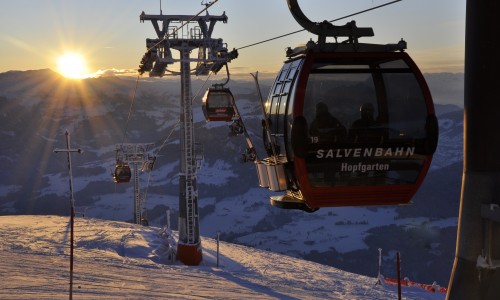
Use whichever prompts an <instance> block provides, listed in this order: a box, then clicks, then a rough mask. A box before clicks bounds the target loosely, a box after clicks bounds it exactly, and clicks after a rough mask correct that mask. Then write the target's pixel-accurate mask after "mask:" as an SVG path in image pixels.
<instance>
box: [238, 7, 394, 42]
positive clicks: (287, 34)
mask: <svg viewBox="0 0 500 300" xmlns="http://www.w3.org/2000/svg"><path fill="white" fill-rule="evenodd" d="M400 1H403V0H394V1H391V2H387V3H384V4H381V5H378V6H374V7H371V8H368V9H365V10H362V11H359V12H356V13H352V14H350V15H347V16H344V17H340V18H337V19H333V20H331V21H328V22H330V23H333V22H336V21H340V20H343V19H346V18H349V17H352V16H356V15H359V14H362V13H366V12H369V11H372V10H375V9H378V8H382V7H384V6H388V5H391V4H394V3H396V2H400ZM302 31H306V29H300V30H296V31H293V32H290V33H286V34H283V35H280V36H277V37H274V38H269V39H267V40H263V41H260V42H256V43H253V44H250V45H246V46H243V47H239V48H235V49H236V50H241V49H245V48H249V47H252V46H256V45H259V44H263V43H267V42H271V41H274V40H277V39H280V38H283V37H286V36H289V35H292V34H296V33H299V32H302Z"/></svg>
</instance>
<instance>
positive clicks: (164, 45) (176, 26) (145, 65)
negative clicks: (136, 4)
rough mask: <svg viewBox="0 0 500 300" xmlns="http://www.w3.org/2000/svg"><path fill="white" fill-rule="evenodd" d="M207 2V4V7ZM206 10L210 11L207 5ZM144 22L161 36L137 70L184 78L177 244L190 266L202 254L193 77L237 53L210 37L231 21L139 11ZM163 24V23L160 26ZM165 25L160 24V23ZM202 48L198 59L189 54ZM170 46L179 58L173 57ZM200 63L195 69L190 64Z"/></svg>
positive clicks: (152, 41)
mask: <svg viewBox="0 0 500 300" xmlns="http://www.w3.org/2000/svg"><path fill="white" fill-rule="evenodd" d="M208 7H209V5H207V8H208ZM205 10H206V9H205ZM140 20H141V22H144V21H151V23H152V24H153V27H154V29H155V31H156V35H157V36H158V38H157V39H146V47H147V52H146V53H145V54H144V56H143V58H142V60H141V64H140V66H139V73H140V74H143V73H145V72H149V76H150V77H163V76H164V75H180V76H181V112H180V145H181V155H180V172H179V242H178V246H177V259H178V260H180V261H181V262H183V263H184V264H186V265H198V264H199V263H200V262H201V260H202V259H203V257H202V251H201V240H200V230H199V222H198V220H199V216H198V189H197V184H196V166H197V165H199V164H197V161H196V160H197V157H196V153H195V137H194V128H193V108H192V95H191V75H192V74H194V75H197V76H198V75H208V73H209V72H210V71H212V72H214V73H217V72H218V71H219V70H220V69H221V68H222V67H223V66H224V65H226V64H227V62H229V61H231V60H232V59H233V58H236V57H237V52H236V51H231V52H228V51H227V48H226V47H225V46H224V44H223V42H222V39H212V38H211V35H212V32H213V29H214V26H215V23H216V22H217V21H223V22H224V23H226V22H227V16H226V15H225V13H224V14H222V15H221V16H212V15H209V14H208V12H207V14H206V15H203V16H200V15H199V14H198V15H195V16H186V15H146V14H145V13H144V12H142V14H141V15H140ZM160 23H161V24H160ZM160 25H161V26H160ZM196 48H198V57H196V58H191V57H190V53H191V51H192V50H193V49H196ZM172 49H174V50H178V51H179V52H180V56H179V58H178V59H175V58H174V57H173V56H172V51H171V50H172ZM175 62H180V72H175V71H171V70H168V69H167V66H168V65H169V64H173V63H175ZM191 62H196V63H197V65H196V68H195V69H194V71H193V72H191V68H190V63H191Z"/></svg>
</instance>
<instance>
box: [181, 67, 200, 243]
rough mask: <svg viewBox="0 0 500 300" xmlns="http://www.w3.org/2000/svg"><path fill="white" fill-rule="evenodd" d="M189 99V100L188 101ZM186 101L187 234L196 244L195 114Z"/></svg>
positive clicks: (186, 81)
mask: <svg viewBox="0 0 500 300" xmlns="http://www.w3.org/2000/svg"><path fill="white" fill-rule="evenodd" d="M184 72H188V73H189V72H190V70H189V68H184ZM182 78H183V81H184V82H183V83H182V84H183V86H184V88H185V89H186V90H188V91H190V90H191V81H190V77H189V74H184V76H182ZM188 98H189V99H188ZM184 101H186V102H185V103H184V130H185V140H184V147H185V148H184V149H185V159H186V161H185V166H186V211H187V216H186V234H187V243H188V244H194V243H195V240H196V238H195V232H194V228H195V225H196V224H195V222H196V216H195V213H196V212H195V207H194V206H195V203H194V202H195V200H194V199H195V197H196V196H197V195H196V188H195V186H194V184H193V179H194V177H195V175H196V174H195V172H196V170H195V165H194V155H193V151H194V148H193V147H194V137H193V121H192V119H193V113H192V105H191V97H186V99H184Z"/></svg>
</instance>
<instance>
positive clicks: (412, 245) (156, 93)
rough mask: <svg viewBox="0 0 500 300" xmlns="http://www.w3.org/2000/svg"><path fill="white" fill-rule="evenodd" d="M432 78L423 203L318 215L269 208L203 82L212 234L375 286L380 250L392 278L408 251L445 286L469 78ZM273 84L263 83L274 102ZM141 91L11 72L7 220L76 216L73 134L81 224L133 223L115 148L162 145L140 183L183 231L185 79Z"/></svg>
mask: <svg viewBox="0 0 500 300" xmlns="http://www.w3.org/2000/svg"><path fill="white" fill-rule="evenodd" d="M426 78H427V79H428V83H429V86H430V88H431V92H432V94H433V96H434V99H435V100H436V102H437V103H438V104H436V111H437V114H438V119H439V125H440V139H439V145H438V150H437V152H436V154H435V156H434V160H433V164H432V166H431V171H430V173H429V174H428V176H427V178H426V180H425V182H424V184H423V186H422V187H421V189H420V190H419V191H418V193H417V194H416V196H415V197H414V199H413V204H411V205H409V206H404V207H386V206H383V207H358V208H355V207H342V208H328V209H320V210H319V211H318V212H316V213H313V214H309V213H305V212H301V211H289V210H280V209H278V208H275V207H272V206H271V205H270V204H269V196H271V195H275V193H273V192H270V191H268V190H266V189H262V188H259V187H258V186H257V176H256V171H255V167H254V166H253V164H241V163H240V162H239V160H240V156H241V153H242V152H243V150H244V149H245V148H246V144H245V141H244V138H243V137H242V136H236V137H233V136H230V135H229V134H228V133H229V129H228V124H229V123H219V122H211V123H207V122H206V121H205V119H204V117H203V114H202V111H201V100H200V99H201V96H202V95H203V92H204V90H205V89H206V88H207V87H208V84H210V83H208V84H207V85H204V79H203V80H202V79H193V95H194V96H197V97H196V98H195V99H194V120H195V136H196V139H197V142H198V143H200V145H201V146H202V148H203V150H204V151H203V156H204V161H203V164H202V167H201V169H200V170H199V171H198V191H199V207H200V222H201V225H200V228H201V233H202V235H204V236H207V237H214V236H215V235H216V234H217V233H218V232H219V233H220V234H221V238H222V239H223V240H225V241H228V242H235V243H239V244H244V245H250V246H253V247H256V248H261V249H268V250H271V251H274V252H280V253H283V254H286V255H290V256H294V257H301V258H305V259H308V260H313V261H316V262H320V263H323V264H328V265H333V266H335V267H338V268H341V269H344V270H347V271H350V272H356V273H359V274H364V275H369V276H376V272H377V269H376V268H377V259H378V248H382V249H383V255H384V256H383V259H384V261H386V262H387V263H384V264H383V268H384V272H383V273H384V274H387V276H392V274H394V272H395V265H394V258H395V253H396V251H400V252H401V255H402V258H403V262H402V269H403V270H404V271H405V273H406V274H411V276H409V277H410V279H412V280H416V281H421V282H432V281H437V282H438V283H439V284H441V285H446V284H447V281H448V279H449V276H450V273H451V268H452V263H453V259H454V252H455V238H456V230H457V220H458V207H459V199H460V185H461V176H462V156H463V152H462V151H463V149H462V147H463V109H462V108H461V103H462V102H463V99H462V98H463V74H451V73H442V74H426ZM271 84H272V82H261V87H262V93H263V95H267V92H268V90H269V87H270V85H271ZM229 87H230V88H231V90H232V92H233V94H234V95H235V98H236V101H237V103H238V107H239V109H240V111H241V113H242V116H243V119H244V121H245V124H246V125H247V127H248V130H249V132H250V136H251V137H252V138H253V139H254V142H255V143H256V144H257V145H258V147H259V148H258V149H257V150H258V151H260V153H262V154H263V149H262V146H261V145H260V144H261V142H260V141H261V130H260V122H261V121H260V120H261V109H260V104H259V102H258V97H257V93H256V89H255V85H254V83H253V82H251V81H248V82H245V81H231V82H230V83H229ZM135 88H136V81H135V79H134V78H123V77H120V78H118V77H101V78H94V79H86V80H82V81H76V82H74V81H68V80H66V79H64V78H62V77H61V76H60V75H59V74H57V73H55V72H53V71H51V70H48V69H46V70H33V71H11V72H6V73H1V74H0V124H1V128H0V138H1V140H2V143H1V144H0V168H1V169H2V170H3V171H2V172H1V173H0V214H1V215H11V214H12V215H18V214H38V215H42V214H43V215H45V214H56V215H67V214H68V212H69V201H68V195H69V192H68V176H67V162H66V156H65V155H63V154H55V153H53V149H54V148H61V147H65V140H64V132H65V131H66V130H68V131H69V132H70V137H71V145H72V146H73V147H78V148H81V149H83V150H84V153H82V154H73V156H72V162H73V179H74V190H75V199H76V205H77V213H78V214H85V215H87V216H91V217H96V218H102V219H109V220H121V221H131V220H132V219H133V184H131V183H130V184H115V183H114V182H113V181H112V179H111V175H110V174H111V172H112V171H113V169H114V165H115V144H120V143H122V142H127V143H154V144H155V147H154V149H153V151H154V152H155V153H156V154H157V155H158V159H157V161H156V164H155V168H154V169H153V171H152V172H149V173H141V175H140V185H141V188H142V193H143V195H145V197H146V199H147V203H146V205H147V208H148V217H149V220H150V223H151V224H154V225H163V224H165V222H166V220H167V218H166V211H167V210H169V211H170V217H171V218H170V219H171V222H172V227H173V228H174V229H176V226H177V213H178V197H179V196H178V194H179V187H178V172H179V163H178V159H179V154H180V149H179V145H178V134H179V130H178V126H177V124H178V121H179V107H180V103H179V94H180V84H179V80H178V78H177V80H170V79H163V80H153V79H150V78H141V80H140V81H139V84H138V85H137V91H136V90H135ZM460 88H462V90H460ZM135 91H136V93H135ZM198 91H201V92H200V93H198ZM134 95H135V96H134ZM129 116H130V117H129ZM167 137H170V138H169V139H167ZM367 265H368V266H371V267H367ZM429 266H432V269H433V272H432V273H429V272H428V270H429V269H428V268H429Z"/></svg>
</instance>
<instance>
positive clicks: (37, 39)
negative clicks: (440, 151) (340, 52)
mask: <svg viewBox="0 0 500 300" xmlns="http://www.w3.org/2000/svg"><path fill="white" fill-rule="evenodd" d="M201 2H202V1H201V0H163V1H161V5H162V11H163V14H164V15H177V14H182V15H195V14H197V13H198V12H200V11H201V10H202V9H203V8H204V6H202V5H200V3H201ZM204 2H205V1H204ZM386 2H390V1H389V0H388V1H381V0H356V1H340V0H302V1H299V4H300V5H301V8H302V10H303V11H304V13H305V14H306V15H307V16H308V17H309V19H311V20H313V21H318V22H319V21H323V20H333V19H337V18H340V17H342V16H345V15H348V14H351V13H355V12H358V11H361V10H364V9H368V8H370V7H374V6H378V5H381V4H383V3H386ZM465 3H466V0H438V1H435V0H403V1H400V2H397V3H395V4H392V5H390V6H387V7H384V8H381V9H378V10H375V11H371V12H367V13H365V14H362V15H358V16H354V17H350V18H347V19H344V20H341V21H338V22H336V23H334V24H335V25H343V24H345V23H346V22H347V21H350V20H356V22H357V25H358V26H359V27H373V29H374V31H375V37H373V38H365V39H362V40H361V41H362V42H372V43H384V44H385V43H396V42H397V41H399V40H400V39H401V38H403V39H405V40H406V41H407V43H408V50H407V52H408V53H409V54H410V55H411V56H412V57H413V58H414V60H415V61H416V63H417V64H418V65H419V66H420V68H421V69H422V71H423V72H463V57H464V42H465V40H464V39H465V33H464V32H465ZM142 11H144V12H145V13H146V14H159V13H160V0H134V1H123V0H80V1H77V0H15V1H1V2H0V43H1V47H0V72H6V71H9V70H32V69H45V68H50V69H53V70H58V63H59V64H61V59H62V56H63V55H64V54H67V53H72V54H73V55H79V56H80V57H81V59H82V63H83V64H85V68H86V71H85V72H87V73H89V74H91V73H96V72H99V73H103V72H107V73H116V74H120V73H127V72H130V71H131V72H132V73H134V72H135V73H136V70H137V67H138V65H139V62H140V59H141V57H142V55H143V54H144V52H145V49H146V47H145V40H146V38H155V37H156V36H155V32H154V29H153V26H152V25H151V22H144V23H140V22H139V15H140V13H141V12H142ZM224 11H225V13H226V15H227V16H228V23H226V24H224V23H222V22H218V23H217V25H216V26H215V30H214V33H213V35H212V37H213V38H222V39H223V40H224V42H225V43H227V45H228V48H229V49H233V48H236V49H238V48H242V47H245V46H247V45H250V44H253V43H256V42H260V41H263V40H266V39H269V38H273V37H276V36H279V35H283V34H287V33H290V32H293V31H296V30H300V29H301V27H300V26H299V25H298V24H297V23H296V22H295V20H294V19H293V17H292V16H291V14H290V12H289V11H288V7H287V4H286V1H285V0H251V1H249V0H246V1H244V0H219V1H218V2H216V3H215V4H214V5H213V6H212V7H211V8H210V9H209V13H210V14H212V15H220V14H222V13H223V12H224ZM310 38H313V39H314V40H316V38H315V37H314V36H313V35H312V34H310V33H307V32H305V31H303V32H301V33H299V34H294V35H292V36H287V37H284V38H281V39H277V40H274V41H272V42H267V43H264V44H260V45H257V46H252V47H249V48H245V49H241V50H240V51H239V54H240V56H239V58H238V59H236V60H234V61H232V62H231V63H230V64H229V67H230V70H231V73H232V74H239V73H241V74H248V73H249V72H255V71H259V72H263V73H266V72H269V73H275V72H277V71H278V70H279V68H280V67H281V63H282V61H283V59H284V53H285V48H286V47H288V46H295V45H297V44H301V43H305V42H307V41H308V40H309V39H310ZM194 52H195V51H193V55H194V54H195V53H194ZM66 59H67V57H66ZM63 61H64V60H63ZM62 64H64V62H63V63H62ZM248 79H250V78H248Z"/></svg>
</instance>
